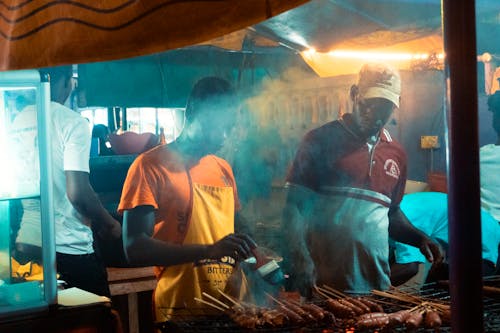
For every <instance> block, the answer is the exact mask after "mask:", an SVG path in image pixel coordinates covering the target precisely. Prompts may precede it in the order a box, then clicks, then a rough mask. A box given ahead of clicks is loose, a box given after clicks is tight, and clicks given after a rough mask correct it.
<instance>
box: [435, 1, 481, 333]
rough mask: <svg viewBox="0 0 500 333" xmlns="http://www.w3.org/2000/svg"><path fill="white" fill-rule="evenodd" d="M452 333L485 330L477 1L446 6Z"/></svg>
mask: <svg viewBox="0 0 500 333" xmlns="http://www.w3.org/2000/svg"><path fill="white" fill-rule="evenodd" d="M443 32H444V46H445V53H446V67H445V72H446V73H445V74H446V82H447V96H446V97H447V108H446V109H447V113H448V136H447V138H448V140H449V143H448V149H449V150H448V163H449V164H448V189H449V197H448V206H449V212H448V214H449V240H450V247H449V250H450V293H451V311H452V331H453V332H454V333H458V332H464V333H465V332H480V331H482V330H481V328H482V327H483V303H482V265H481V223H480V218H481V215H480V195H479V144H478V120H477V100H478V97H477V56H476V16H475V1H473V0H464V1H454V0H443Z"/></svg>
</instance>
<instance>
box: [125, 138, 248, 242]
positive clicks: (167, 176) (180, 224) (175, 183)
mask: <svg viewBox="0 0 500 333" xmlns="http://www.w3.org/2000/svg"><path fill="white" fill-rule="evenodd" d="M189 174H190V177H191V183H196V184H202V185H207V186H217V187H228V186H230V187H232V188H233V193H234V205H235V207H234V211H237V210H239V209H240V204H239V200H238V195H237V190H236V182H235V179H234V175H233V171H232V169H231V167H230V165H229V163H227V162H226V161H225V160H224V159H222V158H219V157H217V156H215V155H207V156H204V157H202V158H201V159H200V160H199V161H198V163H197V164H196V165H194V166H192V167H191V168H190V169H189ZM191 196H192V188H191V185H190V181H189V178H188V175H187V170H186V166H185V165H184V163H183V162H182V160H181V159H180V157H179V156H178V155H177V154H176V153H175V152H174V151H172V150H170V149H168V145H164V146H158V147H155V148H153V149H151V150H149V151H147V152H145V153H143V154H141V155H139V156H138V157H137V159H136V160H135V161H134V162H133V163H132V165H131V166H130V169H129V171H128V174H127V179H126V180H125V183H124V185H123V190H122V195H121V199H120V204H119V206H118V212H119V213H120V214H122V213H123V211H124V210H129V209H133V208H135V207H137V206H153V207H154V208H155V210H156V221H155V229H154V234H153V238H157V239H161V240H164V241H169V242H173V243H176V244H182V242H183V240H184V237H185V235H186V231H187V227H188V223H189V217H190V215H191V208H192V206H191V205H192V202H190V200H191Z"/></svg>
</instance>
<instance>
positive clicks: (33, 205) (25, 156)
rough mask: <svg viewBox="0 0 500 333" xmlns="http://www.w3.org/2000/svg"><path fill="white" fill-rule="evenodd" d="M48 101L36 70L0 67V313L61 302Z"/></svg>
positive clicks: (46, 89)
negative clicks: (24, 251) (25, 250)
mask: <svg viewBox="0 0 500 333" xmlns="http://www.w3.org/2000/svg"><path fill="white" fill-rule="evenodd" d="M49 103H50V86H49V83H48V78H41V77H40V74H39V72H38V71H37V70H23V71H11V72H0V154H1V155H2V163H0V319H2V318H4V317H7V316H12V315H13V314H17V313H30V312H36V311H40V310H44V309H46V308H48V306H49V305H51V304H55V303H56V295H57V279H56V272H55V269H54V267H55V245H54V244H55V242H54V223H53V216H54V214H53V198H52V186H50V184H52V168H51V165H52V164H51V160H50V156H51V154H50V149H51V147H50V145H49V136H50V132H49V131H48V130H47V129H48V121H49V120H48V116H47V110H48V108H49ZM19 237H22V238H23V241H24V242H25V243H26V245H27V246H28V247H30V248H31V249H35V250H37V253H38V255H37V256H35V255H34V256H33V257H29V256H20V255H18V250H17V246H16V239H18V238H19Z"/></svg>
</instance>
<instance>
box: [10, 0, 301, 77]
mask: <svg viewBox="0 0 500 333" xmlns="http://www.w3.org/2000/svg"><path fill="white" fill-rule="evenodd" d="M306 2H307V0H198V1H193V0H183V1H180V0H155V1H153V0H107V1H93V0H72V1H54V0H40V1H29V0H24V1H16V0H6V1H3V2H1V3H0V70H10V69H25V68H38V67H44V66H52V65H62V64H76V63H88V62H94V61H104V60H113V59H122V58H128V57H133V56H139V55H146V54H151V53H155V52H161V51H165V50H169V49H176V48H180V47H183V46H188V45H193V44H197V43H200V42H203V41H207V40H210V39H213V38H216V37H219V36H222V35H225V34H228V33H230V32H233V31H236V30H239V29H242V28H245V27H248V26H251V25H253V24H256V23H258V22H261V21H263V20H266V19H268V18H270V17H273V16H274V15H277V14H279V13H282V12H284V11H286V10H289V9H291V8H294V7H296V6H298V5H301V4H303V3H306Z"/></svg>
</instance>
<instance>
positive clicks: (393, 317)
mask: <svg viewBox="0 0 500 333" xmlns="http://www.w3.org/2000/svg"><path fill="white" fill-rule="evenodd" d="M388 315H389V325H390V326H399V325H402V324H404V323H405V322H406V320H407V319H408V317H409V316H410V315H411V312H410V311H409V310H400V311H398V312H393V313H389V314H388Z"/></svg>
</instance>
